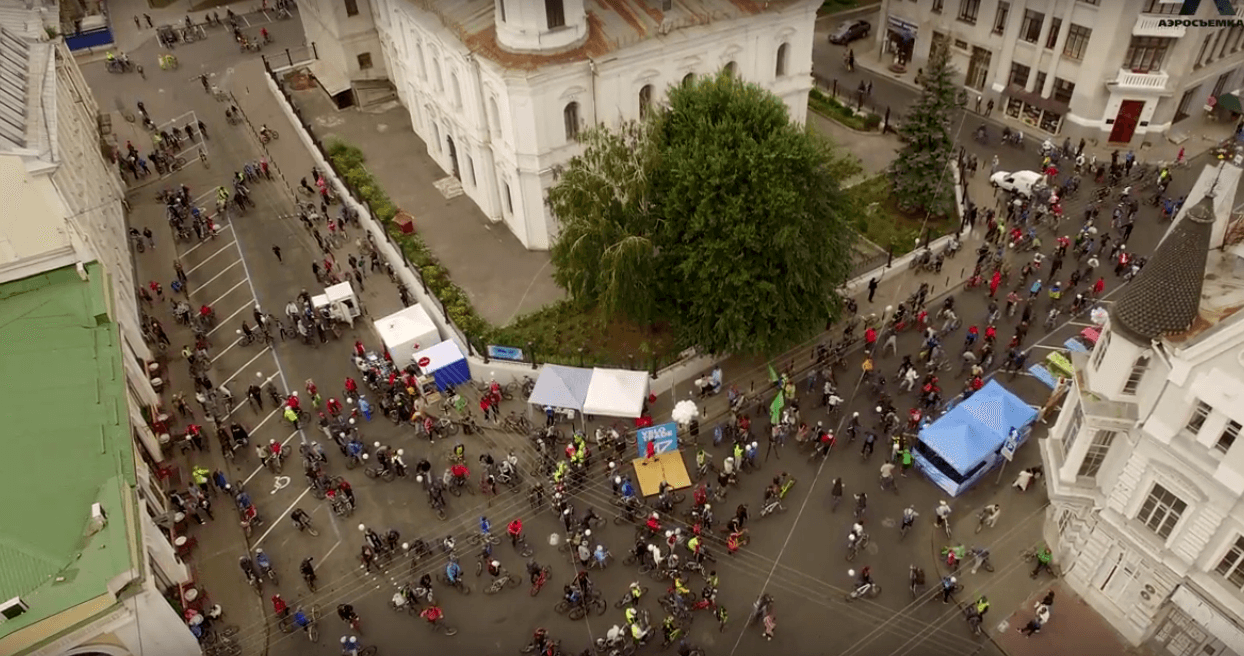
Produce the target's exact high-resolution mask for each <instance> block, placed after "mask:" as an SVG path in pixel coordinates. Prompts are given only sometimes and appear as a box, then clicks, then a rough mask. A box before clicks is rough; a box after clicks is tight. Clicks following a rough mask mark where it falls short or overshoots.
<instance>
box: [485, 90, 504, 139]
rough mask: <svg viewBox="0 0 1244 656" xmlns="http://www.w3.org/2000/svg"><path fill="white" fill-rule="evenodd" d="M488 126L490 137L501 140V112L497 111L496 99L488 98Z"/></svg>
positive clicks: (493, 97) (494, 97)
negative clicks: (490, 132) (490, 127)
mask: <svg viewBox="0 0 1244 656" xmlns="http://www.w3.org/2000/svg"><path fill="white" fill-rule="evenodd" d="M488 124H489V125H490V126H492V135H493V136H494V137H496V138H498V139H500V138H501V136H502V135H501V112H499V111H497V97H496V96H491V97H489V98H488Z"/></svg>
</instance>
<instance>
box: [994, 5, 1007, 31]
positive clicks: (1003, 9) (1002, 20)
mask: <svg viewBox="0 0 1244 656" xmlns="http://www.w3.org/2000/svg"><path fill="white" fill-rule="evenodd" d="M1010 16H1011V3H1009V2H999V3H998V13H996V14H994V15H993V33H994V34H1002V33H1003V32H1005V31H1006V19H1007V18H1010Z"/></svg>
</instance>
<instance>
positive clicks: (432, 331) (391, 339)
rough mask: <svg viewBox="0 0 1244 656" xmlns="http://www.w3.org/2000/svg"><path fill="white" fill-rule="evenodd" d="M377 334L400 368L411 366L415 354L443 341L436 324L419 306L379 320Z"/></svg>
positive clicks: (413, 306)
mask: <svg viewBox="0 0 1244 656" xmlns="http://www.w3.org/2000/svg"><path fill="white" fill-rule="evenodd" d="M376 332H377V333H379V334H380V339H381V341H383V342H384V346H385V348H387V349H389V355H391V356H393V362H394V363H396V364H397V366H398V367H405V366H406V365H408V364H410V362H411V358H412V357H413V356H414V354H415V353H418V352H419V351H422V350H424V349H426V348H428V347H430V346H435V345H436V344H439V343H440V341H441V335H440V332H439V331H437V329H436V324H435V323H432V318H431V317H429V316H428V312H427V310H424V309H423V306H422V305H418V304H416V305H412V306H410V307H408V308H406V309H404V310H401V311H398V312H394V313H393V314H390V315H389V316H387V317H385V318H383V319H379V320H377V321H376Z"/></svg>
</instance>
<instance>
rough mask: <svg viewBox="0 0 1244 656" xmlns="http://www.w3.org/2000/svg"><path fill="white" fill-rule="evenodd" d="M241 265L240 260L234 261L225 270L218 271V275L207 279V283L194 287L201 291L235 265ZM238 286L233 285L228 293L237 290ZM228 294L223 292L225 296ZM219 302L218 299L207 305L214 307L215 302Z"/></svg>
mask: <svg viewBox="0 0 1244 656" xmlns="http://www.w3.org/2000/svg"><path fill="white" fill-rule="evenodd" d="M241 263H242V260H234V261H233V263H232V264H230V265H229V266H227V267H225V268H223V269H221V270H220V273H217V274H216V275H214V276H212V277H211V278H209V279H208V280H207V282H205V283H201V284H199V285H198V287H196V289H203V288H204V287H206V286H208V285H210V284H212V283H213V282H215V280H216V279H217V278H219V277H221V276H223V275H225V272H226V271H228V270H229V269H232V268H233V267H235V266H237V265H239V264H241ZM242 282H246V281H245V280H243V281H242ZM240 284H241V283H238V285H240ZM238 285H234V286H233V287H232V288H230V289H229V292H231V291H233V290H234V289H237V288H238ZM229 292H225V293H226V294H228V293H229ZM221 298H224V296H221ZM219 300H220V298H218V299H216V300H215V301H212V302H211V303H209V305H215V304H216V301H219Z"/></svg>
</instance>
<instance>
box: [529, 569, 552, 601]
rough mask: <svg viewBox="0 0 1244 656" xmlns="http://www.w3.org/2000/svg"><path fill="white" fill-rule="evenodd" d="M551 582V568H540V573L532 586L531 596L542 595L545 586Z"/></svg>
mask: <svg viewBox="0 0 1244 656" xmlns="http://www.w3.org/2000/svg"><path fill="white" fill-rule="evenodd" d="M548 581H549V567H548V565H545V566H544V567H541V568H540V573H539V574H537V575H536V580H535V581H533V582H532V584H531V596H533V597H534V596H536V595H538V594H540V590H541V589H543V588H544V584H545V583H548Z"/></svg>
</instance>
